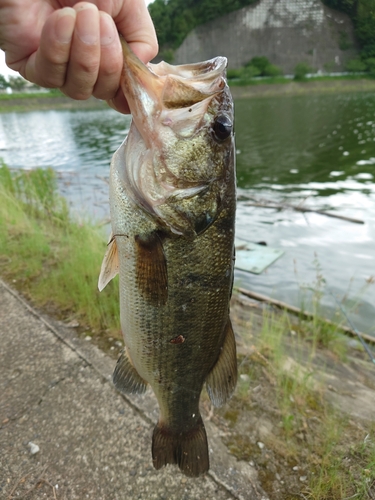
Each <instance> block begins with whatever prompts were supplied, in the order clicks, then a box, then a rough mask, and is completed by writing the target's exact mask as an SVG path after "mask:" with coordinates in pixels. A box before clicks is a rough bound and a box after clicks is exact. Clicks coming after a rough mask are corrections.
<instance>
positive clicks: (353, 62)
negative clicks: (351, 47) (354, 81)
mask: <svg viewBox="0 0 375 500" xmlns="http://www.w3.org/2000/svg"><path fill="white" fill-rule="evenodd" d="M345 69H346V71H350V72H351V73H361V72H362V71H366V69H367V68H366V64H365V63H364V62H363V61H361V60H360V59H350V61H348V62H347V63H346V65H345Z"/></svg>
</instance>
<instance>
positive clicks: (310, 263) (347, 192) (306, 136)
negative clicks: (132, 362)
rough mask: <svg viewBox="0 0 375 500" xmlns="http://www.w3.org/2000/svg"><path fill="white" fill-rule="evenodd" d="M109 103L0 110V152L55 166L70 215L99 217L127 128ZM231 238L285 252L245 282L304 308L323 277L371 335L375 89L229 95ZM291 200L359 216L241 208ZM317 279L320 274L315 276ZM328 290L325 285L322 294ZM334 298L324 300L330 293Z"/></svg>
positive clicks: (10, 158) (11, 159)
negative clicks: (234, 208)
mask: <svg viewBox="0 0 375 500" xmlns="http://www.w3.org/2000/svg"><path fill="white" fill-rule="evenodd" d="M129 123H130V120H129V117H125V116H122V115H120V114H118V113H116V112H114V111H112V110H104V111H103V110H100V111H82V112H81V111H80V112H72V111H48V112H32V113H9V114H3V115H0V156H1V157H2V158H3V159H4V161H5V162H6V163H7V164H8V165H9V166H11V167H15V168H33V167H35V166H52V167H53V168H55V169H56V170H57V171H58V172H59V175H60V176H61V189H62V191H63V192H64V194H65V195H66V196H67V197H68V199H69V200H70V201H71V203H72V205H73V207H74V208H75V210H76V211H77V213H79V212H81V211H82V208H83V209H84V210H85V211H86V213H89V214H90V215H93V216H94V217H96V218H98V219H105V218H106V217H108V186H107V184H106V183H105V182H104V181H103V178H105V177H108V171H109V162H110V158H111V156H112V154H113V152H114V151H115V150H116V149H117V147H118V146H119V145H120V144H121V142H122V140H123V139H124V137H125V135H126V132H127V130H128V127H129ZM236 141H237V149H238V155H237V172H238V183H239V194H240V195H242V196H241V201H240V202H239V206H238V214H237V233H238V235H239V236H240V237H243V238H245V239H248V240H250V241H253V242H257V241H266V242H267V244H268V245H269V246H271V247H276V248H283V249H284V250H285V255H284V256H283V257H282V258H281V259H280V260H279V261H277V262H276V263H275V264H273V265H272V266H271V267H270V268H269V269H268V270H267V271H266V272H265V273H263V274H262V275H260V276H254V275H248V274H246V273H243V272H238V273H237V280H238V281H240V282H241V283H242V285H244V286H245V287H247V288H249V289H253V290H256V291H259V292H261V293H265V294H268V295H271V296H273V297H275V298H279V299H281V300H284V301H286V302H289V303H292V304H295V305H297V306H301V305H302V303H303V302H304V301H306V300H308V292H302V293H301V290H302V291H303V290H306V289H307V288H308V287H311V286H315V285H314V283H316V281H317V280H318V282H321V278H319V275H320V274H321V275H322V276H323V277H324V279H325V280H326V290H325V293H324V295H323V297H322V303H323V306H324V307H325V308H326V314H328V315H331V316H332V315H334V313H335V310H337V306H336V304H335V299H334V298H333V295H334V296H337V298H338V299H339V300H341V299H342V298H344V299H345V302H344V303H345V307H346V308H347V309H348V312H349V313H350V317H351V319H352V321H353V322H354V324H355V326H356V327H357V328H358V329H362V330H364V331H366V332H369V333H372V334H374V335H375V324H374V323H375V322H374V318H375V284H372V279H373V278H372V277H375V178H374V176H375V96H373V95H371V94H367V93H351V94H337V95H323V96H316V95H314V96H311V97H309V96H299V97H279V98H278V97H274V98H259V99H251V100H239V101H237V102H236ZM250 197H252V198H255V199H256V200H268V202H271V203H272V204H275V203H278V204H282V203H283V202H285V201H287V202H288V203H293V204H300V203H304V204H305V205H306V206H308V207H310V208H314V209H322V210H330V211H334V212H335V213H337V214H340V215H344V216H347V217H354V218H357V219H362V220H363V221H364V222H365V224H364V225H357V224H351V223H349V222H345V221H341V220H337V219H331V218H328V217H325V216H322V215H319V214H315V213H307V214H302V213H299V212H294V211H292V210H271V209H266V208H259V207H252V206H248V205H247V202H246V199H245V198H250ZM317 276H318V277H317ZM328 288H329V290H330V291H328ZM332 294H333V295H332Z"/></svg>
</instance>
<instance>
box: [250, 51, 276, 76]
mask: <svg viewBox="0 0 375 500" xmlns="http://www.w3.org/2000/svg"><path fill="white" fill-rule="evenodd" d="M269 65H270V62H269V60H268V59H267V57H265V56H256V57H253V58H252V59H251V61H249V62H248V63H247V64H246V65H245V68H247V67H249V66H254V67H255V68H258V70H259V75H262V76H263V75H264V70H265V69H266V67H267V66H269Z"/></svg>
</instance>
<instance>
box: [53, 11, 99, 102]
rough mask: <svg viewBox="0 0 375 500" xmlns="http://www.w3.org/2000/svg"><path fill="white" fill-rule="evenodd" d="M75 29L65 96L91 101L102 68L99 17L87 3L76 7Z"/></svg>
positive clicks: (63, 87)
mask: <svg viewBox="0 0 375 500" xmlns="http://www.w3.org/2000/svg"><path fill="white" fill-rule="evenodd" d="M74 10H75V11H76V23H75V29H74V33H73V37H72V41H71V48H70V59H69V63H68V67H67V71H66V79H65V82H64V84H63V85H62V86H61V90H62V91H63V92H64V94H66V95H68V96H69V97H73V98H74V99H88V98H89V97H90V96H91V95H92V93H93V90H94V86H95V83H96V80H97V78H98V74H99V67H100V16H99V11H98V9H97V7H96V6H95V5H93V4H91V3H88V2H80V3H78V4H77V5H75V6H74Z"/></svg>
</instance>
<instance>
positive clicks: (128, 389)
mask: <svg viewBox="0 0 375 500" xmlns="http://www.w3.org/2000/svg"><path fill="white" fill-rule="evenodd" d="M112 380H113V383H114V385H115V387H116V388H117V389H118V390H119V391H120V392H124V393H125V394H143V393H144V392H145V390H146V388H147V382H145V381H144V380H143V378H142V377H141V376H140V375H139V374H138V372H137V370H136V369H135V368H134V366H133V365H132V363H131V362H130V359H129V358H128V356H127V354H126V351H123V352H122V353H121V356H120V357H119V358H118V361H117V365H116V368H115V371H114V372H113V376H112Z"/></svg>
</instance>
